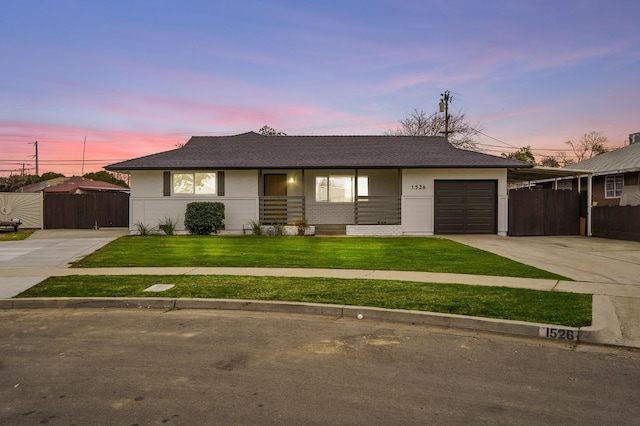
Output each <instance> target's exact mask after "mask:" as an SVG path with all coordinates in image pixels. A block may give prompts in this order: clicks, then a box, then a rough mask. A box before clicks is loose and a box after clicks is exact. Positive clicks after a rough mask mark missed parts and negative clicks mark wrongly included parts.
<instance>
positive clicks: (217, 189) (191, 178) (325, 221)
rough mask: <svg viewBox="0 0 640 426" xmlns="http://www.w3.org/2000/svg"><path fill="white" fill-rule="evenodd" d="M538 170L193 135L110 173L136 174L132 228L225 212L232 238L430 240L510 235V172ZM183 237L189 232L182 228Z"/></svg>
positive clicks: (354, 146) (497, 162) (457, 155)
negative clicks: (303, 223) (298, 228)
mask: <svg viewBox="0 0 640 426" xmlns="http://www.w3.org/2000/svg"><path fill="white" fill-rule="evenodd" d="M531 167H532V165H531V164H528V163H524V162H521V161H517V160H512V159H507V158H501V157H496V156H492V155H487V154H483V153H479V152H473V151H466V150H461V149H457V148H455V147H453V146H452V145H451V144H450V143H449V142H447V140H446V139H444V138H443V137H431V136H420V137H411V136H263V135H260V134H257V133H255V132H249V133H243V134H239V135H234V136H194V137H192V138H191V139H190V140H189V141H188V142H187V143H186V144H185V145H184V146H182V147H180V148H177V149H173V150H170V151H166V152H160V153H157V154H152V155H148V156H145V157H140V158H136V159H132V160H127V161H123V162H120V163H115V164H111V165H109V166H106V167H105V169H106V170H109V171H121V172H129V173H130V174H131V198H130V215H129V217H130V229H131V231H134V230H135V229H136V227H135V224H138V223H143V224H146V225H150V226H157V225H158V223H160V222H161V221H163V219H165V218H172V219H177V220H178V223H179V225H180V226H182V222H183V220H184V213H185V210H186V205H187V204H188V203H189V202H192V201H219V202H223V203H224V205H225V215H226V220H225V231H226V232H238V233H240V232H243V231H244V230H247V229H250V227H251V224H252V223H261V224H270V223H274V222H281V223H282V222H286V223H292V222H293V221H295V220H296V219H300V218H306V219H307V221H308V222H309V224H310V225H313V226H315V229H316V232H317V233H321V230H322V228H323V227H331V226H338V227H342V228H343V232H344V233H346V234H348V235H433V234H453V233H487V234H498V235H506V234H507V230H508V223H507V220H508V212H507V210H508V193H507V173H508V171H509V170H517V169H527V168H531ZM182 229H184V228H182Z"/></svg>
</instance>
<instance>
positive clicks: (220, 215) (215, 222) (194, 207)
mask: <svg viewBox="0 0 640 426" xmlns="http://www.w3.org/2000/svg"><path fill="white" fill-rule="evenodd" d="M184 226H185V227H186V228H187V229H188V230H189V232H191V233H192V234H197V235H209V234H211V233H212V232H213V233H218V231H219V230H220V229H222V227H223V226H224V204H223V203H218V202H200V201H196V202H193V203H189V204H187V211H186V213H185V215H184Z"/></svg>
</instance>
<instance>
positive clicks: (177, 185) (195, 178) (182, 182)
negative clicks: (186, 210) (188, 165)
mask: <svg viewBox="0 0 640 426" xmlns="http://www.w3.org/2000/svg"><path fill="white" fill-rule="evenodd" d="M171 184H172V189H173V193H174V194H199V195H216V174H215V173H174V174H173V176H172V181H171Z"/></svg>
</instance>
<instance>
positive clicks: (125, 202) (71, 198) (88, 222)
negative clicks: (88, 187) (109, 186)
mask: <svg viewBox="0 0 640 426" xmlns="http://www.w3.org/2000/svg"><path fill="white" fill-rule="evenodd" d="M96 226H98V227H119V228H126V227H128V226H129V194H126V193H122V192H96V193H90V194H46V193H45V196H44V228H45V229H92V228H94V227H96Z"/></svg>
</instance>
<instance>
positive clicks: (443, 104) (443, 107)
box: [440, 90, 453, 140]
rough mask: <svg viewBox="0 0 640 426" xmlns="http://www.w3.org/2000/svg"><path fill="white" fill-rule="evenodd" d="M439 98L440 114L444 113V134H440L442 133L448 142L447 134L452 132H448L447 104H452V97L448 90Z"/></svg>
mask: <svg viewBox="0 0 640 426" xmlns="http://www.w3.org/2000/svg"><path fill="white" fill-rule="evenodd" d="M440 96H441V98H440V112H444V132H440V133H443V134H444V138H445V139H446V140H449V133H453V130H452V131H449V102H453V96H451V94H450V93H449V91H448V90H445V91H444V93H441V94H440Z"/></svg>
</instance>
